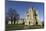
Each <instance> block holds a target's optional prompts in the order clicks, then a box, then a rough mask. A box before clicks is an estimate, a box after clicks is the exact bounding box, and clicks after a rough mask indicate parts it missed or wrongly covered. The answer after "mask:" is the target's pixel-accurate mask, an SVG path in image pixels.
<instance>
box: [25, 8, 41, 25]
mask: <svg viewBox="0 0 46 31" xmlns="http://www.w3.org/2000/svg"><path fill="white" fill-rule="evenodd" d="M26 14H27V15H26V18H25V25H42V23H41V22H40V20H39V16H38V12H37V11H36V10H35V9H34V8H30V9H29V10H28V11H27V12H26Z"/></svg>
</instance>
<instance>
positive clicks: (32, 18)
mask: <svg viewBox="0 0 46 31" xmlns="http://www.w3.org/2000/svg"><path fill="white" fill-rule="evenodd" d="M28 29H44V3H43V2H28V1H12V0H6V1H5V31H9V30H28Z"/></svg>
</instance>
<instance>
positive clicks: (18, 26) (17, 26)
mask: <svg viewBox="0 0 46 31" xmlns="http://www.w3.org/2000/svg"><path fill="white" fill-rule="evenodd" d="M25 27H26V28H25ZM40 28H43V27H41V26H39V25H38V26H25V25H23V24H9V25H8V24H7V25H6V30H23V29H40Z"/></svg>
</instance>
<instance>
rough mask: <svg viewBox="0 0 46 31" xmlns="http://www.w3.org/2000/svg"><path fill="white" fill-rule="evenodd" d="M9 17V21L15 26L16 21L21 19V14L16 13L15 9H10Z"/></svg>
mask: <svg viewBox="0 0 46 31" xmlns="http://www.w3.org/2000/svg"><path fill="white" fill-rule="evenodd" d="M8 15H9V17H10V19H9V17H8V19H9V20H10V21H11V22H13V21H14V24H15V21H16V20H18V19H19V14H18V13H17V11H16V10H15V9H12V8H10V9H9V10H8Z"/></svg>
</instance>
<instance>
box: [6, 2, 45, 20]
mask: <svg viewBox="0 0 46 31" xmlns="http://www.w3.org/2000/svg"><path fill="white" fill-rule="evenodd" d="M31 7H34V8H35V9H37V11H38V13H39V17H40V20H41V21H43V19H44V3H36V2H19V1H8V2H7V4H6V11H7V10H8V9H9V8H13V9H15V10H16V11H17V12H18V13H19V15H20V16H21V17H24V16H26V15H24V14H25V12H26V11H27V10H28V9H29V8H31Z"/></svg>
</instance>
